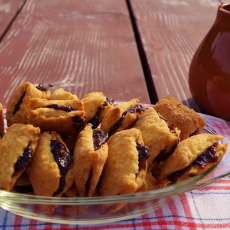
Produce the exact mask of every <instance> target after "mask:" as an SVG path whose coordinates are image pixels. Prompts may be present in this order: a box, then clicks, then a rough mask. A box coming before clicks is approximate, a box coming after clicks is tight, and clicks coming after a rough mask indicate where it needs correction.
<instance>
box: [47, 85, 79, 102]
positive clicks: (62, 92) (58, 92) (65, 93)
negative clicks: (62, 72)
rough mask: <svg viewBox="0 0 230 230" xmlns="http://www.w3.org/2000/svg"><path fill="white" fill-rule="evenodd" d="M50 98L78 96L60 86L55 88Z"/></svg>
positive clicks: (62, 98) (72, 98) (67, 98)
mask: <svg viewBox="0 0 230 230" xmlns="http://www.w3.org/2000/svg"><path fill="white" fill-rule="evenodd" d="M49 100H64V101H66V100H78V97H77V96H76V95H73V94H72V93H70V92H68V91H65V90H64V89H62V88H59V89H56V90H54V92H53V93H52V95H51V97H50V98H49Z"/></svg>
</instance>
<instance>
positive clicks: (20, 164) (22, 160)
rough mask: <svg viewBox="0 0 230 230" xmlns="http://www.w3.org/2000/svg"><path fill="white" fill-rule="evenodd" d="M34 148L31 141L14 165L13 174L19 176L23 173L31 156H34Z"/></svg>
mask: <svg viewBox="0 0 230 230" xmlns="http://www.w3.org/2000/svg"><path fill="white" fill-rule="evenodd" d="M32 153H33V150H32V148H31V146H30V143H29V144H28V146H27V147H26V148H25V149H24V151H23V154H22V156H21V157H19V159H18V161H17V162H16V163H15V165H14V173H13V176H12V177H14V176H17V175H19V174H21V173H22V172H23V171H24V170H25V169H26V167H27V165H28V164H29V162H30V160H31V157H32Z"/></svg>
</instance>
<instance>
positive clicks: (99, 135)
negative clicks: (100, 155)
mask: <svg viewBox="0 0 230 230" xmlns="http://www.w3.org/2000/svg"><path fill="white" fill-rule="evenodd" d="M107 140H108V134H107V133H104V132H103V131H102V130H99V129H95V130H93V145H94V151H96V150H98V149H99V148H100V147H101V145H103V144H104V143H105V142H106V141H107Z"/></svg>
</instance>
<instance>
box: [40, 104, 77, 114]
mask: <svg viewBox="0 0 230 230" xmlns="http://www.w3.org/2000/svg"><path fill="white" fill-rule="evenodd" d="M43 108H48V109H55V110H63V111H65V112H71V111H79V110H78V109H77V108H75V107H73V106H64V105H57V104H51V105H47V106H44V107H43Z"/></svg>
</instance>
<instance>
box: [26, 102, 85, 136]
mask: <svg viewBox="0 0 230 230" xmlns="http://www.w3.org/2000/svg"><path fill="white" fill-rule="evenodd" d="M28 107H29V108H30V113H29V116H28V120H27V122H28V123H29V124H32V125H34V126H36V127H40V128H41V130H42V132H44V131H56V132H57V133H59V134H60V135H63V136H74V135H77V134H78V133H79V132H80V131H81V130H82V129H83V128H84V127H85V124H86V123H85V112H84V110H83V109H84V107H83V104H82V102H81V101H79V100H69V101H63V100H55V101H53V100H45V99H37V98H36V99H31V100H30V104H29V105H28Z"/></svg>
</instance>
